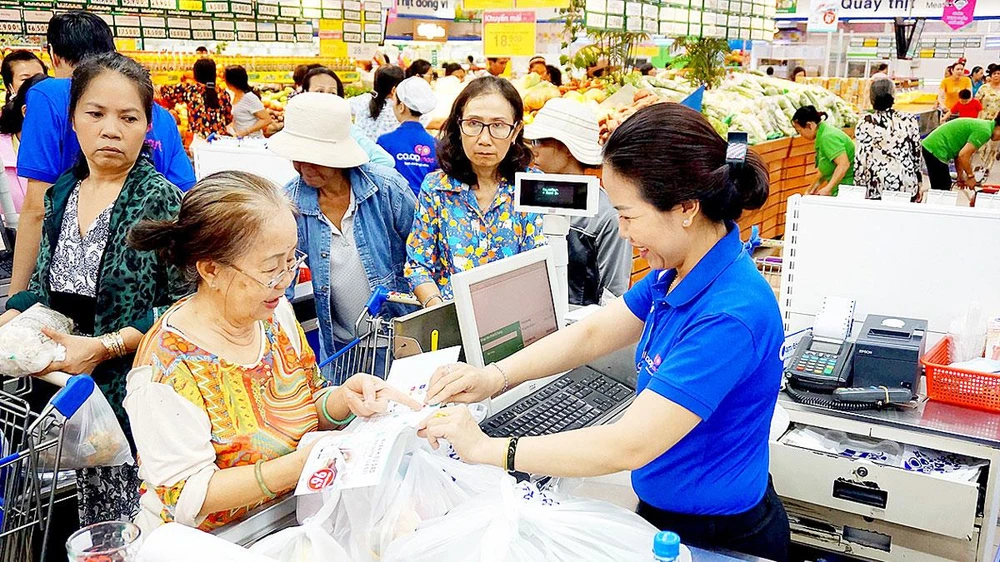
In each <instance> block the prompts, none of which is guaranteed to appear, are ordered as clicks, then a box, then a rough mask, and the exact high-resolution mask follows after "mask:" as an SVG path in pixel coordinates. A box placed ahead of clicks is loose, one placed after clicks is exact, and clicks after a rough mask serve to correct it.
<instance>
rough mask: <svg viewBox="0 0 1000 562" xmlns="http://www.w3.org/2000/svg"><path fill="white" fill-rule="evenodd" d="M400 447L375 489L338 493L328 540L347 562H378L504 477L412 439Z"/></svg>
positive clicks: (407, 436) (412, 435) (490, 469)
mask: <svg viewBox="0 0 1000 562" xmlns="http://www.w3.org/2000/svg"><path fill="white" fill-rule="evenodd" d="M400 439H401V440H403V441H404V446H403V447H402V450H403V451H404V453H403V454H402V455H401V457H400V459H399V461H397V462H395V464H394V465H392V466H395V467H396V469H395V470H387V471H386V476H385V478H384V480H383V482H382V483H381V484H379V485H378V486H373V487H370V488H357V489H351V490H343V491H342V492H341V497H340V506H339V508H338V510H337V512H336V514H335V515H334V517H333V519H332V520H331V521H330V522H329V524H330V525H331V526H330V527H328V528H329V529H330V530H331V532H332V534H333V536H334V537H335V538H336V539H337V540H338V542H340V543H341V544H342V545H345V546H346V547H347V548H348V551H349V552H350V555H351V560H353V561H358V562H360V561H369V560H370V561H375V560H379V559H380V557H381V555H382V553H383V552H385V550H386V549H387V548H388V547H389V545H390V544H391V543H392V542H393V541H395V540H397V539H398V538H400V537H404V536H408V535H410V534H412V533H413V532H414V531H415V530H416V529H417V528H418V527H419V526H420V525H421V524H423V523H424V522H425V521H428V520H431V519H434V518H437V517H441V516H443V515H445V514H447V513H448V512H449V511H451V510H452V509H454V508H456V507H457V506H459V505H462V504H464V503H467V502H468V501H469V500H471V499H472V498H475V497H477V496H479V495H481V494H483V493H486V492H487V491H490V490H496V489H497V487H498V486H499V485H500V483H501V482H503V480H504V478H506V475H505V474H504V472H503V471H502V470H500V469H499V468H496V467H491V466H482V465H469V464H466V463H464V462H461V461H458V460H455V459H452V458H449V457H447V456H445V455H443V454H440V453H437V452H431V451H429V450H427V449H426V448H425V447H428V445H426V442H424V441H422V440H418V439H417V438H416V437H415V434H413V433H410V434H409V435H405V434H404V435H403V436H401V437H400Z"/></svg>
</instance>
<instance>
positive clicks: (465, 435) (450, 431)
mask: <svg viewBox="0 0 1000 562" xmlns="http://www.w3.org/2000/svg"><path fill="white" fill-rule="evenodd" d="M417 435H418V436H420V437H424V438H426V439H427V441H428V442H429V443H430V444H431V448H433V449H434V450H437V449H438V447H439V446H440V442H439V441H438V440H439V439H445V440H447V441H448V443H451V446H452V447H453V448H454V449H455V453H457V454H458V457H459V458H460V459H462V460H463V461H465V462H467V463H471V464H483V463H488V462H489V461H490V459H489V458H488V457H489V455H488V454H487V452H486V449H487V448H488V447H489V442H490V438H489V437H487V436H486V434H485V433H483V430H481V429H479V424H478V423H476V420H475V418H473V417H472V414H471V413H470V412H469V407H468V406H452V407H449V408H442V409H440V410H438V411H437V412H435V413H434V414H432V415H431V416H430V417H428V418H427V419H425V420H424V421H422V422H420V425H419V426H417ZM493 460H494V461H496V460H497V459H493Z"/></svg>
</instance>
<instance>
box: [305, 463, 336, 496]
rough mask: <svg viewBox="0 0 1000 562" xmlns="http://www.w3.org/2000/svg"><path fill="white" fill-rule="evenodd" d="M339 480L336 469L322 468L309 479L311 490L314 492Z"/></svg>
mask: <svg viewBox="0 0 1000 562" xmlns="http://www.w3.org/2000/svg"><path fill="white" fill-rule="evenodd" d="M336 478H337V470H336V469H334V468H321V469H319V470H317V471H316V472H314V473H313V475H312V476H310V477H309V489H310V490H313V491H316V492H318V491H320V490H322V489H324V488H326V487H327V486H329V485H330V484H333V481H334V480H335V479H336Z"/></svg>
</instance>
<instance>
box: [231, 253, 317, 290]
mask: <svg viewBox="0 0 1000 562" xmlns="http://www.w3.org/2000/svg"><path fill="white" fill-rule="evenodd" d="M307 257H309V256H308V254H306V253H305V252H303V251H300V250H299V249H296V250H295V261H294V262H292V264H291V265H289V266H288V267H286V268H285V269H282V270H281V272H280V273H278V274H277V275H275V276H274V279H271V280H270V281H268V282H267V283H265V282H263V281H261V280H260V279H257V278H256V277H254V276H253V275H250V274H249V273H247V272H246V271H243V270H242V269H240V268H239V267H238V266H235V265H233V264H226V265H228V266H229V267H231V268H233V269H235V270H236V271H239V272H240V273H242V274H243V275H246V276H247V277H249V278H250V279H253V280H254V281H256V282H257V284H258V285H260V286H261V287H265V288H267V289H274V288H275V287H277V286H278V285H280V284H281V282H282V281H284V280H285V278H286V277H287V276H288V274H289V273H295V272H296V271H298V270H299V266H300V265H302V262H304V261H306V258H307Z"/></svg>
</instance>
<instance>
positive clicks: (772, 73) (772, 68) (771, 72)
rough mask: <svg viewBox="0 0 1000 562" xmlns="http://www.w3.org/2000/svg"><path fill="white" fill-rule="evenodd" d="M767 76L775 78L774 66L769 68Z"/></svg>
mask: <svg viewBox="0 0 1000 562" xmlns="http://www.w3.org/2000/svg"><path fill="white" fill-rule="evenodd" d="M767 75H768V76H774V67H773V66H769V67H767Z"/></svg>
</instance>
